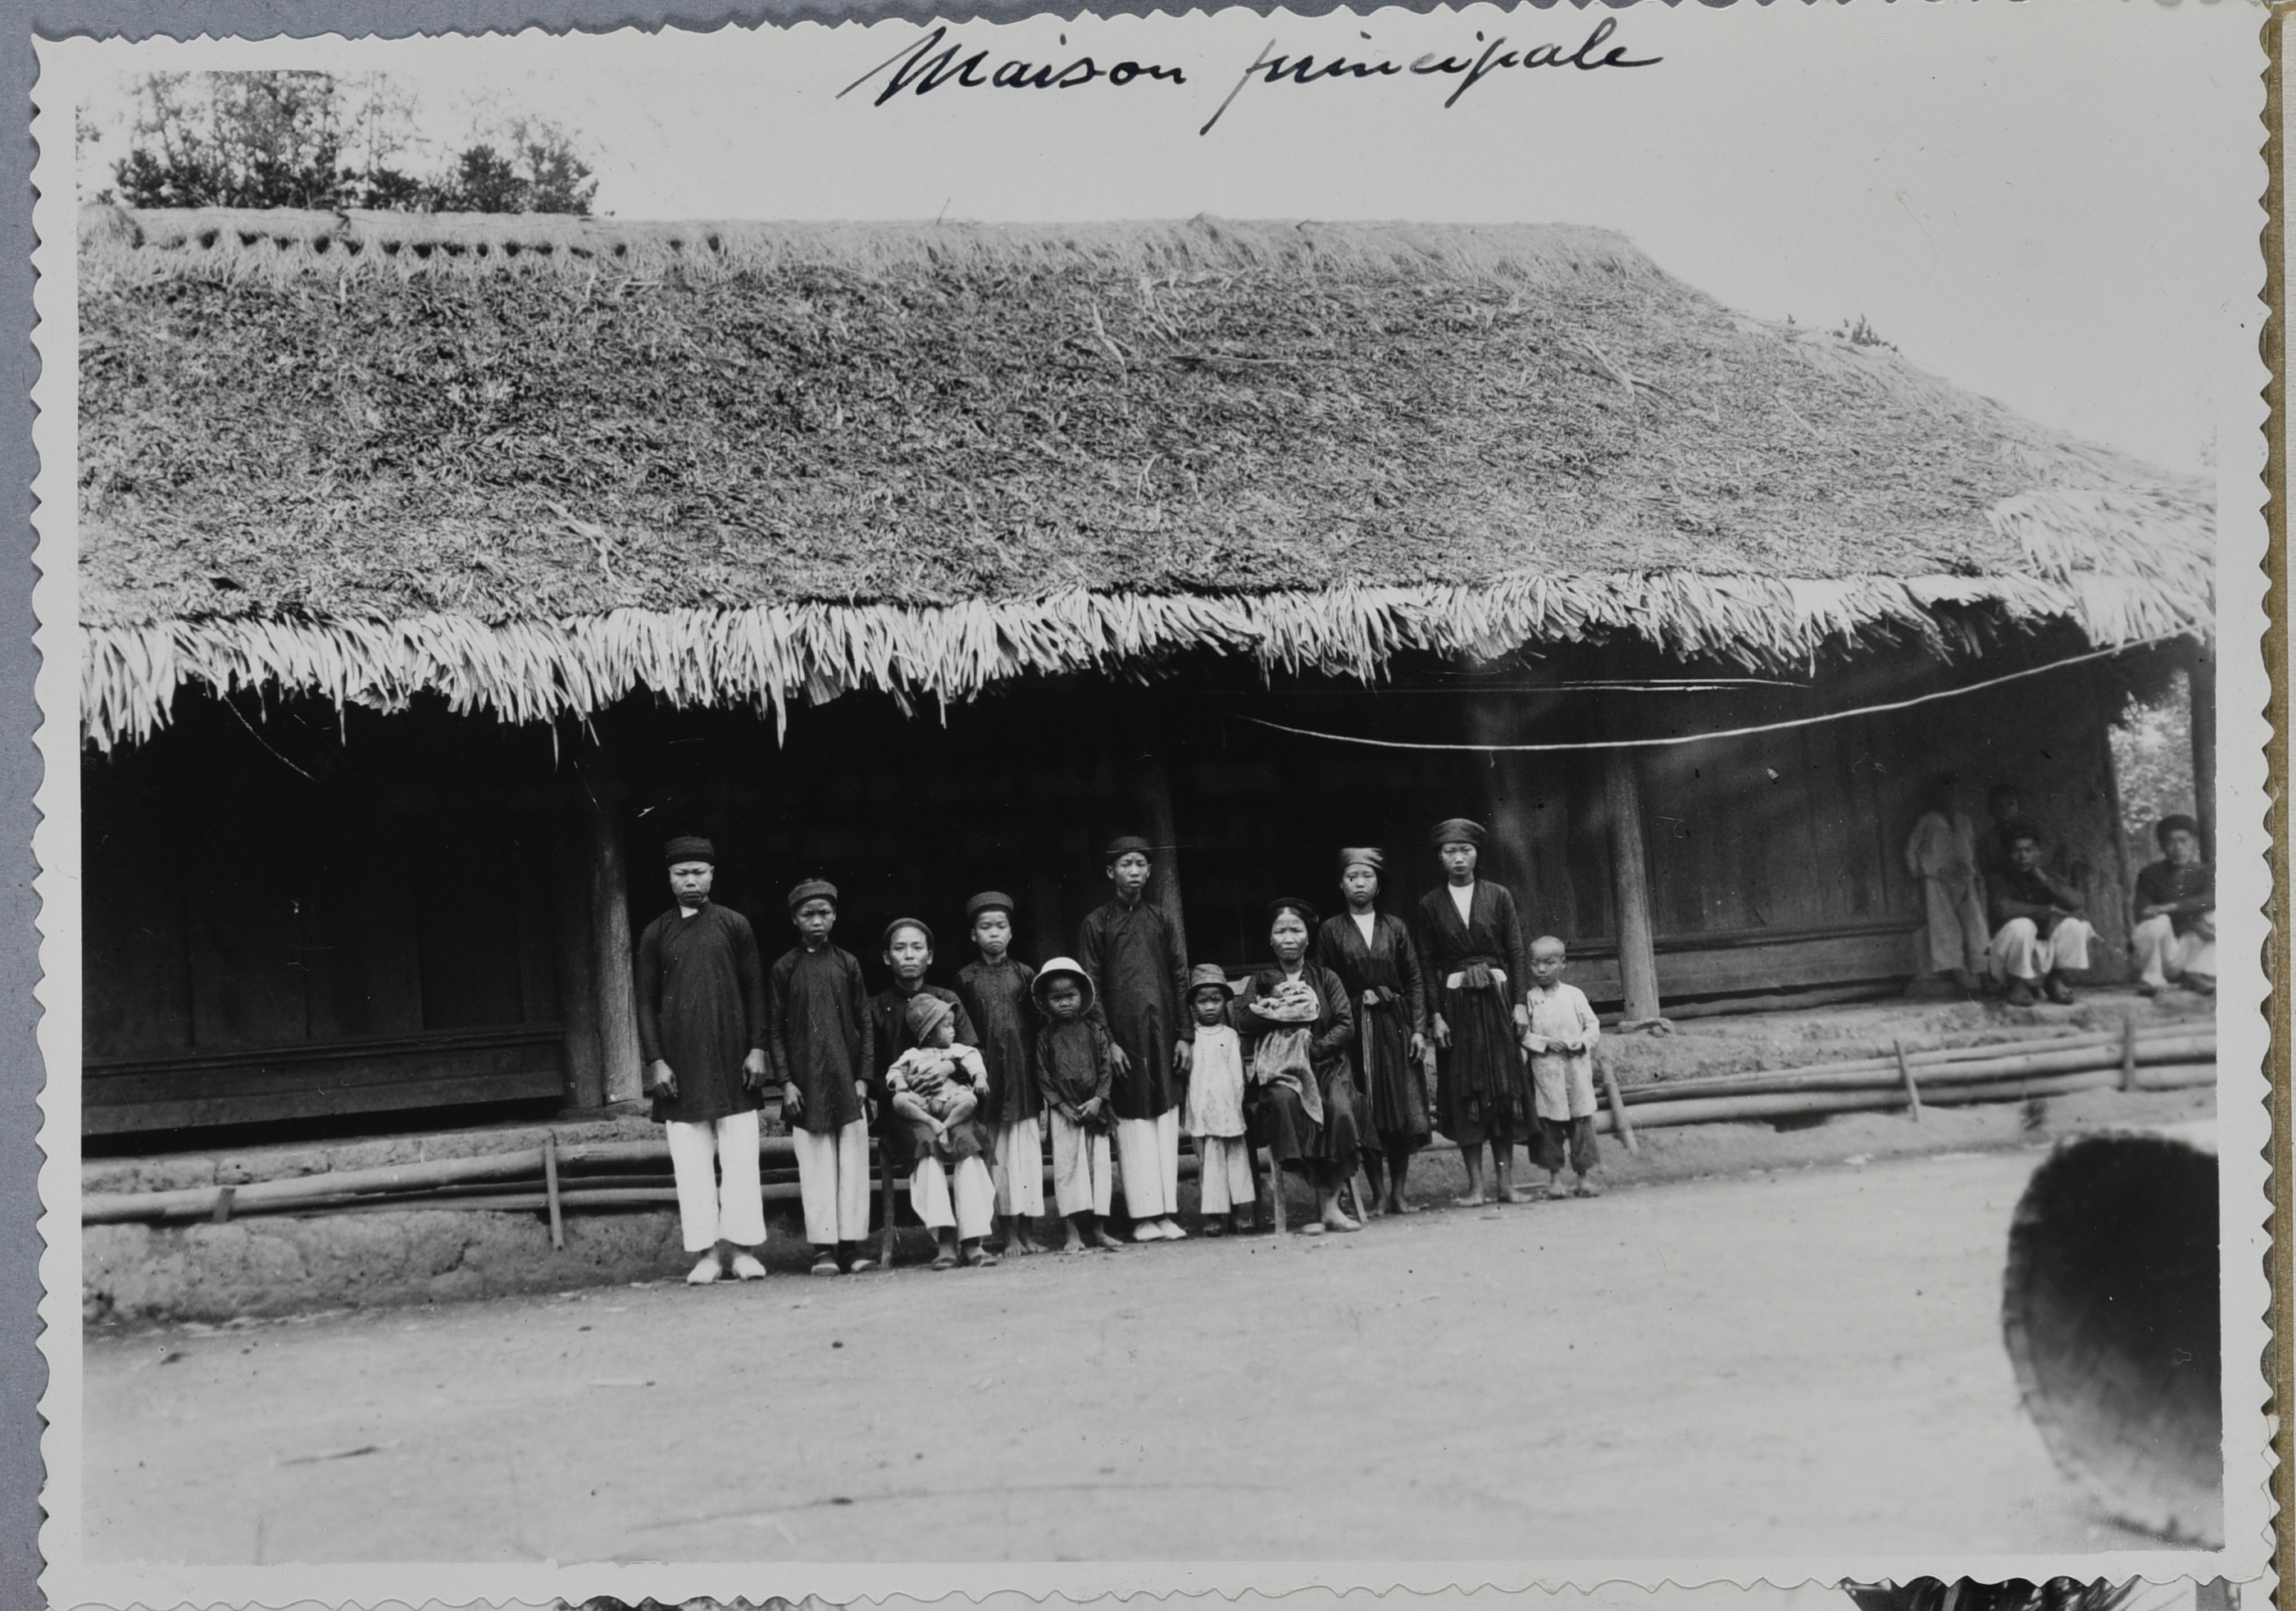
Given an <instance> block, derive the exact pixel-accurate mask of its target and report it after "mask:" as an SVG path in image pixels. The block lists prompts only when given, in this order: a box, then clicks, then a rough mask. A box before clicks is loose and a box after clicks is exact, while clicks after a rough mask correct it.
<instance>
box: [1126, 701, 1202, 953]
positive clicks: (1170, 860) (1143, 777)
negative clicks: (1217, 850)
mask: <svg viewBox="0 0 2296 1611" xmlns="http://www.w3.org/2000/svg"><path fill="white" fill-rule="evenodd" d="M1146 729H1147V731H1148V733H1149V735H1150V738H1151V742H1152V743H1153V744H1155V748H1154V749H1152V750H1151V751H1149V752H1147V753H1145V754H1144V755H1141V756H1139V757H1138V758H1137V759H1136V761H1135V762H1134V765H1133V767H1132V805H1133V809H1134V810H1136V811H1138V812H1139V813H1140V836H1141V837H1142V838H1143V839H1145V840H1146V841H1147V842H1149V843H1150V844H1152V845H1153V846H1155V847H1156V851H1155V868H1156V870H1155V875H1153V876H1152V877H1151V878H1150V879H1149V880H1148V892H1147V895H1146V897H1145V898H1146V899H1147V900H1149V901H1150V902H1151V903H1152V904H1153V905H1155V906H1157V907H1158V908H1161V909H1162V911H1163V913H1164V915H1165V916H1168V917H1169V918H1170V919H1171V920H1172V926H1173V927H1174V928H1176V929H1177V930H1178V931H1179V933H1180V949H1181V950H1182V951H1183V952H1185V951H1186V949H1188V925H1187V919H1186V916H1185V913H1184V912H1183V911H1182V909H1181V905H1180V830H1179V826H1178V824H1177V821H1176V820H1175V819H1174V818H1173V814H1172V773H1171V768H1170V765H1169V762H1168V761H1167V760H1166V759H1165V752H1164V745H1163V741H1162V732H1161V727H1160V724H1158V723H1154V722H1150V723H1148V724H1146Z"/></svg>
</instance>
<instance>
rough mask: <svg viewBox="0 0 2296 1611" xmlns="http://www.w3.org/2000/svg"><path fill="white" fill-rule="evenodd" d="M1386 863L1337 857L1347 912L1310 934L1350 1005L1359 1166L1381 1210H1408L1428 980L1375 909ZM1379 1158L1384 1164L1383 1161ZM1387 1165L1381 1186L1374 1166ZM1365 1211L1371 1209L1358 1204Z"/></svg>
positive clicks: (1419, 1132)
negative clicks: (1361, 1132) (1360, 1132)
mask: <svg viewBox="0 0 2296 1611" xmlns="http://www.w3.org/2000/svg"><path fill="white" fill-rule="evenodd" d="M1386 866H1387V858H1386V857H1384V856H1383V855H1382V854H1381V853H1380V852H1379V851H1375V850H1372V849H1370V848H1368V847H1366V848H1364V849H1359V850H1347V851H1341V852H1340V891H1341V893H1342V894H1344V895H1345V896H1346V897H1347V901H1348V909H1347V910H1346V911H1344V912H1341V913H1340V914H1339V915H1338V916H1333V917H1326V918H1324V925H1323V927H1322V928H1320V929H1318V930H1316V961H1318V962H1320V963H1322V964H1323V965H1324V966H1325V967H1327V968H1329V969H1331V970H1332V972H1333V973H1334V974H1338V975H1339V976H1340V982H1341V984H1344V985H1346V986H1347V988H1348V993H1349V995H1350V996H1352V997H1353V998H1354V999H1355V1004H1356V1065H1357V1070H1358V1071H1359V1073H1361V1076H1362V1078H1361V1081H1360V1083H1359V1085H1358V1088H1357V1089H1358V1094H1359V1095H1360V1096H1361V1097H1362V1099H1363V1100H1362V1106H1361V1108H1360V1110H1359V1111H1360V1112H1361V1113H1362V1114H1363V1117H1364V1120H1365V1130H1366V1132H1367V1133H1366V1134H1365V1137H1364V1167H1365V1170H1366V1171H1369V1172H1370V1174H1371V1175H1372V1177H1373V1179H1374V1184H1376V1185H1379V1186H1380V1187H1381V1189H1380V1190H1379V1191H1378V1192H1377V1193H1376V1201H1377V1203H1378V1206H1379V1208H1380V1210H1381V1211H1382V1212H1386V1213H1391V1214H1407V1213H1412V1212H1416V1211H1415V1209H1413V1208H1412V1207H1411V1206H1410V1205H1409V1204H1406V1203H1405V1202H1404V1200H1403V1179H1404V1175H1405V1173H1406V1171H1408V1170H1409V1169H1410V1167H1411V1155H1412V1154H1413V1153H1415V1152H1417V1151H1418V1150H1419V1149H1420V1148H1421V1147H1424V1146H1426V1145H1427V1140H1428V1134H1429V1128H1430V1127H1429V1125H1428V1122H1427V1078H1426V1074H1425V1072H1424V1070H1423V1059H1424V1058H1425V1056H1426V1052H1427V982H1426V977H1425V974H1423V971H1422V969H1421V968H1420V966H1419V947H1418V945H1417V943H1416V942H1415V941H1413V939H1412V937H1411V929H1410V926H1409V925H1406V923H1405V922H1404V921H1403V919H1402V918H1400V917H1398V916H1395V914H1394V913H1392V912H1382V911H1381V910H1380V909H1379V892H1380V891H1379V886H1380V878H1381V875H1382V873H1383V871H1384V870H1385V868H1386ZM1382 1155H1384V1158H1383V1160H1382ZM1382 1161H1383V1162H1384V1163H1386V1165H1387V1173H1386V1179H1385V1180H1384V1181H1383V1182H1382V1181H1380V1179H1379V1174H1380V1165H1381V1163H1382ZM1363 1206H1364V1207H1365V1210H1366V1211H1368V1210H1369V1209H1370V1207H1371V1206H1372V1205H1371V1204H1364V1205H1363Z"/></svg>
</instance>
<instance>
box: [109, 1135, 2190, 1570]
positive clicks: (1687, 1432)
mask: <svg viewBox="0 0 2296 1611" xmlns="http://www.w3.org/2000/svg"><path fill="white" fill-rule="evenodd" d="M2039 1157H2040V1153H2039V1152H2038V1151H2036V1150H2032V1149H2024V1150H2018V1151H2010V1152H1994V1153H1988V1154H1982V1155H1944V1156H1931V1157H1921V1158H1909V1159H1898V1160H1887V1161H1881V1162H1874V1163H1865V1164H1862V1165H1861V1164H1856V1163H1840V1164H1833V1165H1827V1166H1820V1167H1813V1168H1806V1169H1797V1170H1782V1171H1773V1172H1767V1173H1759V1174H1751V1175H1739V1176H1735V1177H1730V1178H1721V1179H1689V1180H1680V1181H1676V1182H1672V1183H1668V1184H1661V1185H1647V1186H1633V1185H1629V1186H1626V1187H1624V1188H1621V1189H1619V1190H1615V1191H1613V1192H1612V1193H1611V1195H1610V1196H1606V1197H1604V1198H1603V1199H1601V1200H1598V1201H1593V1202H1569V1203H1559V1204H1549V1203H1544V1202H1542V1203H1539V1204H1534V1205H1529V1206H1522V1207H1509V1208H1505V1209H1495V1208H1486V1209H1480V1210H1464V1209H1447V1210H1438V1211H1433V1212H1425V1213H1422V1214H1418V1215H1415V1216H1414V1217H1412V1218H1409V1219H1406V1220H1402V1221H1382V1222H1379V1223H1376V1224H1374V1226H1373V1227H1371V1228H1370V1229H1367V1230H1366V1231H1365V1232H1364V1233H1363V1234H1361V1235H1358V1236H1352V1237H1320V1238H1309V1237H1297V1236H1294V1237H1289V1238H1284V1239H1282V1240H1278V1239H1277V1238H1275V1237H1267V1236H1261V1237H1250V1238H1244V1239H1241V1240H1231V1241H1226V1242H1212V1243H1207V1242H1202V1241H1195V1242H1192V1243H1189V1244H1185V1245H1170V1244H1165V1245H1151V1246H1147V1247H1134V1248H1128V1249H1126V1250H1125V1251H1122V1252H1119V1253H1103V1254H1092V1255H1087V1256H1084V1257H1081V1258H1067V1257H1060V1256H1044V1257H1038V1258H1035V1259H1029V1260H1007V1261H1006V1262H1005V1264H1003V1265H1002V1266H1001V1267H999V1268H997V1269H995V1270H980V1271H960V1272H955V1273H948V1274H934V1273H931V1272H928V1271H925V1270H910V1269H905V1270H897V1271H894V1272H891V1273H890V1274H878V1275H874V1276H867V1277H859V1278H845V1279H840V1280H838V1281H833V1282H832V1281H824V1280H816V1279H812V1278H807V1277H802V1276H790V1275H783V1274H776V1275H775V1276H774V1277H772V1278H769V1279H767V1280H766V1281H764V1282H761V1283H758V1284H756V1285H753V1286H731V1285H727V1286H718V1287H714V1288H701V1289H694V1288H688V1287H685V1286H683V1285H681V1284H668V1283H654V1284H650V1285H646V1286H637V1287H628V1286H623V1287H614V1288H593V1289H590V1290H588V1291H584V1292H576V1293H568V1294H563V1295H557V1296H550V1297H510V1298H500V1299H495V1300H491V1301H487V1302H482V1303H464V1304H455V1305H442V1306H439V1307H436V1308H433V1309H429V1310H404V1309H402V1310H396V1311H389V1310H379V1311H361V1312H356V1313H351V1314H340V1315H335V1316H323V1317H319V1318H316V1319H308V1320H304V1321H275V1322H262V1323H255V1324H250V1325H246V1326H226V1327H188V1326H175V1327H166V1328H163V1329H160V1330H156V1331H143V1332H139V1333H134V1334H129V1335H122V1336H97V1337H95V1338H94V1339H93V1340H92V1341H91V1342H90V1343H89V1344H88V1347H87V1351H86V1368H87V1374H86V1404H87V1406H88V1410H87V1423H86V1484H85V1504H86V1518H87V1522H86V1525H87V1540H86V1543H87V1551H88V1558H90V1559H92V1560H129V1559H133V1560H150V1561H181V1562H242V1561H261V1562H278V1561H291V1560H360V1559H366V1560H391V1559H421V1560H469V1561H505V1560H512V1561H514V1560H527V1559H557V1560H562V1561H570V1560H585V1559H614V1560H652V1559H687V1560H717V1559H750V1560H757V1559H767V1558H813V1559H848V1560H898V1559H918V1560H960V1559H992V1560H993V1559H1002V1558H1053V1559H1060V1558H1081V1559H1120V1558H1135V1559H1139V1558H1199V1559H1201V1558H1283V1559H1293V1560H1309V1559H1369V1558H1393V1559H1403V1558H1414V1559H1435V1558H1528V1557H1546V1558H1563V1557H1568V1558H1580V1559H1587V1558H1623V1557H1632V1556H1653V1555H1664V1556H1683V1555H1692V1554H1706V1555H1715V1556H1748V1555H1760V1554H1769V1553H1773V1552H1784V1551H1800V1552H1814V1551H1819V1550H1825V1551H1826V1552H1830V1553H1837V1554H1838V1553H1842V1552H1849V1551H1856V1552H1867V1551H1872V1552H1887V1553H1911V1552H1916V1551H1923V1550H1931V1549H1950V1550H1953V1551H1955V1552H1956V1553H1995V1552H2007V1551H2010V1550H2013V1549H2068V1550H2070V1549H2083V1550H2087V1549H2114V1548H2136V1547H2142V1546H2143V1545H2144V1542H2145V1541H2144V1540H2143V1539H2141V1538H2140V1537H2138V1536H2136V1535H2134V1534H2129V1533H2124V1532H2122V1531H2121V1530H2120V1529H2119V1528H2117V1527H2115V1526H2114V1525H2112V1524H2111V1523H2110V1522H2108V1521H2106V1520H2104V1519H2103V1517H2102V1516H2101V1515H2100V1514H2099V1513H2098V1512H2097V1511H2096V1510H2095V1508H2093V1507H2092V1506H2091V1505H2090V1504H2089V1503H2088V1502H2087V1500H2086V1499H2085V1497H2084V1496H2083V1495H2082V1493H2081V1492H2079V1490H2078V1489H2077V1488H2075V1487H2074V1485H2073V1484H2071V1482H2070V1481H2069V1480H2067V1479H2066V1478H2064V1477H2063V1476H2062V1475H2060V1474H2059V1473H2058V1472H2057V1470H2056V1469H2055V1467H2054V1466H2053V1465H2052V1464H2051V1463H2050V1461H2049V1459H2048V1458H2047V1456H2046V1453H2045V1452H2044V1451H2043V1449H2042V1446H2041V1443H2040V1442H2039V1439H2038V1436H2037V1435H2036V1434H2035V1433H2034V1431H2033V1429H2032V1427H2031V1426H2030V1425H2029V1424H2027V1422H2026V1421H2025V1419H2024V1418H2023V1416H2022V1414H2021V1411H2020V1410H2019V1408H2018V1405H2017V1401H2016V1394H2015V1391H2014V1388H2013V1384H2012V1380H2011V1377H2010V1371H2009V1366H2008V1362H2007V1360H2006V1358H2005V1354H2004V1352H2003V1350H2002V1345H2001V1340H2000V1335H1999V1327H1998V1320H1997V1306H1998V1303H1999V1284H2000V1277H2001V1266H2002V1253H2003V1246H2004V1240H2005V1234H2006V1229H2007V1226H2008V1222H2009V1217H2010V1213H2011V1210H2012V1208H2013V1205H2014V1204H2015V1201H2016V1198H2017V1196H2018V1194H2019V1192H2020V1191H2021V1189H2022V1187H2023V1184H2024V1181H2025V1179H2026V1177H2027V1176H2028V1175H2029V1174H2030V1171H2032V1169H2033V1168H2034V1166H2035V1164H2036V1163H2038V1159H2039Z"/></svg>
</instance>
